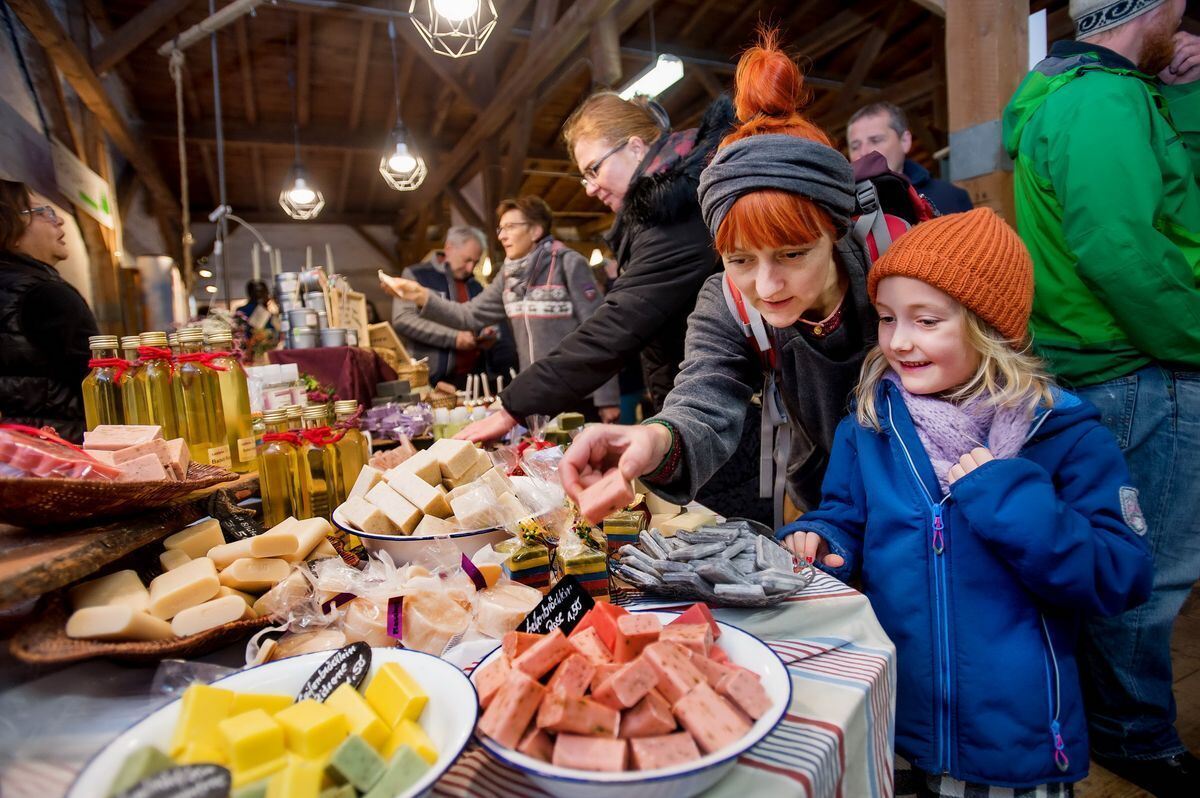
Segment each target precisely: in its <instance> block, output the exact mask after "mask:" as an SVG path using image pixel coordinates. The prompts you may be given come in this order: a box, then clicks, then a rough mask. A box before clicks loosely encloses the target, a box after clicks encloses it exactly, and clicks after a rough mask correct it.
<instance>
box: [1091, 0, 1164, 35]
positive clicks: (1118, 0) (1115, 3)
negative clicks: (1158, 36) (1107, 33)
mask: <svg viewBox="0 0 1200 798" xmlns="http://www.w3.org/2000/svg"><path fill="white" fill-rule="evenodd" d="M1165 2H1167V0H1071V5H1070V13H1071V19H1072V20H1074V21H1075V38H1077V39H1086V38H1087V37H1088V36H1092V35H1094V34H1097V33H1099V32H1100V31H1102V30H1108V29H1109V28H1115V27H1117V26H1118V25H1124V24H1125V23H1126V22H1128V21H1129V20H1131V19H1134V18H1135V17H1140V16H1141V15H1142V14H1145V13H1146V12H1147V11H1153V10H1154V9H1156V8H1158V7H1159V6H1161V5H1162V4H1163V3H1165Z"/></svg>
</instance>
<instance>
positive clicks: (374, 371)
mask: <svg viewBox="0 0 1200 798" xmlns="http://www.w3.org/2000/svg"><path fill="white" fill-rule="evenodd" d="M267 356H268V357H269V358H270V360H271V362H272V363H274V364H277V365H278V364H284V363H295V364H296V366H297V368H299V369H300V373H301V374H309V375H311V376H312V377H313V378H314V379H316V380H317V382H319V383H320V384H321V385H323V386H332V387H333V392H334V394H336V395H337V398H338V399H354V400H355V401H357V402H358V403H359V404H361V405H363V406H365V407H370V406H371V400H372V399H374V398H375V386H376V385H377V384H379V383H381V382H390V381H392V380H394V379H396V372H395V370H394V369H393V368H392V367H391V366H389V365H388V364H387V363H385V362H383V358H381V357H380V356H379V355H378V354H376V353H375V352H373V351H371V350H370V349H364V348H362V347H359V346H322V347H317V348H315V349H276V350H273V351H271V352H268V353H267Z"/></svg>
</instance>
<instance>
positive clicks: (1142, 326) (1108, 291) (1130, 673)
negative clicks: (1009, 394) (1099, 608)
mask: <svg viewBox="0 0 1200 798" xmlns="http://www.w3.org/2000/svg"><path fill="white" fill-rule="evenodd" d="M1185 5H1186V4H1185V2H1184V0H1119V2H1114V1H1113V0H1071V4H1070V13H1071V18H1072V19H1073V20H1074V21H1075V26H1076V40H1075V41H1061V42H1056V43H1055V44H1054V46H1053V47H1052V48H1051V50H1050V55H1049V56H1048V57H1047V58H1046V59H1045V60H1044V61H1042V62H1041V63H1040V64H1038V65H1037V66H1036V67H1035V68H1034V70H1033V71H1032V72H1031V73H1029V75H1027V76H1026V78H1025V80H1024V81H1023V82H1022V83H1021V86H1020V87H1019V88H1018V89H1017V92H1016V94H1015V95H1014V96H1013V98H1012V100H1011V101H1010V103H1009V105H1008V108H1007V109H1006V110H1005V114H1004V142H1005V148H1006V149H1007V151H1008V153H1009V155H1010V156H1011V157H1012V159H1013V162H1014V182H1015V189H1016V206H1017V207H1016V210H1017V228H1018V230H1019V231H1020V233H1021V237H1022V238H1023V239H1024V241H1025V243H1026V245H1027V246H1028V247H1029V250H1030V253H1031V254H1032V256H1033V260H1034V268H1035V283H1034V285H1035V298H1034V305H1033V315H1032V318H1031V321H1030V327H1031V330H1032V333H1033V339H1034V346H1035V348H1036V349H1037V351H1038V353H1039V354H1040V355H1041V356H1042V357H1043V358H1045V360H1046V362H1047V363H1048V364H1049V367H1050V369H1051V370H1052V371H1053V372H1054V374H1055V375H1056V376H1057V377H1058V379H1059V381H1060V382H1062V383H1064V384H1066V385H1068V386H1070V387H1072V388H1074V389H1075V390H1076V391H1077V392H1078V393H1079V394H1080V395H1081V396H1083V397H1084V398H1086V399H1089V400H1090V401H1092V402H1093V403H1095V404H1096V405H1097V406H1098V407H1099V408H1100V410H1101V413H1102V414H1103V418H1104V423H1105V425H1106V426H1108V427H1109V428H1110V429H1111V430H1112V431H1113V433H1114V434H1115V435H1116V436H1117V439H1118V441H1119V442H1120V443H1121V446H1122V449H1123V450H1124V453H1125V457H1126V459H1127V461H1128V463H1129V468H1130V471H1131V472H1132V474H1133V479H1134V483H1135V485H1136V487H1137V490H1131V489H1125V490H1126V494H1125V495H1122V496H1120V501H1121V503H1120V506H1121V509H1122V513H1123V514H1124V516H1125V520H1126V522H1127V523H1128V524H1129V526H1131V527H1132V528H1134V529H1135V530H1144V534H1146V535H1147V536H1148V538H1149V542H1150V545H1151V549H1152V550H1153V552H1154V559H1155V581H1154V593H1153V595H1152V597H1151V599H1150V601H1149V602H1147V603H1146V604H1144V605H1142V606H1141V607H1139V608H1137V609H1135V610H1132V611H1130V612H1127V613H1124V614H1122V615H1119V616H1116V617H1115V618H1106V619H1096V620H1094V621H1092V622H1090V624H1089V627H1088V629H1087V632H1086V634H1085V638H1086V644H1085V646H1084V649H1083V651H1082V656H1081V659H1080V669H1081V671H1082V672H1083V677H1084V684H1085V688H1086V691H1087V700H1088V711H1089V732H1090V737H1091V748H1092V754H1093V758H1094V759H1095V760H1096V761H1098V762H1100V763H1101V764H1102V765H1104V766H1105V767H1107V768H1109V769H1110V770H1113V771H1114V772H1116V773H1117V774H1118V775H1121V776H1123V777H1124V778H1126V779H1128V780H1130V781H1132V782H1134V783H1136V784H1138V785H1139V786H1141V787H1143V788H1144V789H1146V790H1148V791H1149V792H1151V793H1153V794H1154V795H1157V796H1167V795H1171V796H1174V795H1200V761H1198V760H1197V759H1196V757H1194V756H1193V755H1192V754H1191V753H1190V752H1188V751H1187V749H1186V748H1185V747H1184V745H1183V743H1182V741H1181V740H1180V737H1179V734H1178V732H1177V731H1176V730H1175V700H1174V696H1173V694H1172V677H1171V652H1170V641H1171V628H1172V625H1173V624H1174V621H1175V616H1176V615H1177V614H1178V612H1179V609H1180V607H1181V606H1182V605H1183V601H1184V599H1186V598H1187V596H1188V594H1189V592H1190V590H1191V588H1192V585H1193V584H1194V583H1195V581H1196V579H1197V577H1200V489H1198V488H1197V485H1200V287H1198V286H1197V278H1198V276H1200V187H1198V186H1197V183H1196V176H1197V174H1198V172H1197V168H1198V166H1200V83H1198V82H1196V81H1197V79H1198V78H1200V40H1198V39H1197V38H1196V37H1194V36H1190V35H1188V34H1185V33H1181V32H1179V31H1178V29H1179V25H1180V21H1181V19H1182V15H1183V12H1184V8H1185Z"/></svg>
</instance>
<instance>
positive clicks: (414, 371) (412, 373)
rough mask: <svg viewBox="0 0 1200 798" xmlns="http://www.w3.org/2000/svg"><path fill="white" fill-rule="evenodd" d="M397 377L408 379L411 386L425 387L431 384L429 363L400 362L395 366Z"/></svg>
mask: <svg viewBox="0 0 1200 798" xmlns="http://www.w3.org/2000/svg"><path fill="white" fill-rule="evenodd" d="M393 368H394V369H395V370H396V379H399V380H408V387H409V388H423V387H425V386H427V385H429V364H428V363H400V364H398V365H396V366H393Z"/></svg>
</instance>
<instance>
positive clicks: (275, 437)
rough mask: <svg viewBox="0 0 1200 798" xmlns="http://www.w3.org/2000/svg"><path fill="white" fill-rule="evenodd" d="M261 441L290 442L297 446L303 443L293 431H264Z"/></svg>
mask: <svg viewBox="0 0 1200 798" xmlns="http://www.w3.org/2000/svg"><path fill="white" fill-rule="evenodd" d="M262 441H263V443H275V442H276V441H282V442H283V443H290V444H291V445H292V446H299V445H301V444H302V443H303V441H302V440H301V439H300V436H299V435H297V434H296V433H295V432H264V433H263V436H262Z"/></svg>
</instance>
